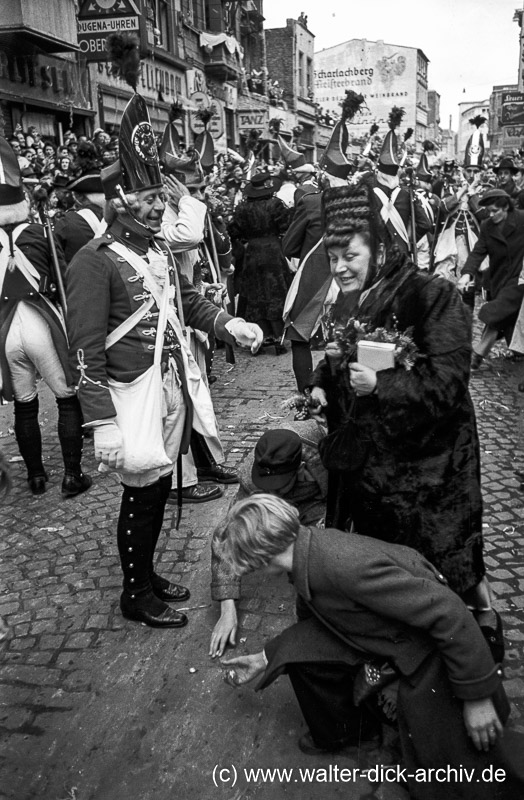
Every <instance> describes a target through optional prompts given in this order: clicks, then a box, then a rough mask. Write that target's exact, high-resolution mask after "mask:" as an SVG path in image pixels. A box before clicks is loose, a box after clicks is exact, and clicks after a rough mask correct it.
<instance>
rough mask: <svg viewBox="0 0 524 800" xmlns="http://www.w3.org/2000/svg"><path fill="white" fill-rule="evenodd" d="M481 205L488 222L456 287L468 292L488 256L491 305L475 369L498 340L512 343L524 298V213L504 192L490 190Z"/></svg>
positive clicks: (484, 311)
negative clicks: (522, 274) (522, 279)
mask: <svg viewBox="0 0 524 800" xmlns="http://www.w3.org/2000/svg"><path fill="white" fill-rule="evenodd" d="M480 206H481V207H482V208H485V209H486V211H487V213H488V214H489V219H487V220H485V221H484V222H483V223H482V225H481V228H480V235H479V239H478V241H477V243H476V245H475V247H474V248H473V250H472V251H471V253H470V255H469V257H468V259H467V261H466V263H465V264H464V267H463V269H462V275H461V278H460V280H459V282H458V284H457V286H458V289H459V290H460V291H465V290H467V289H468V287H469V285H470V284H471V282H472V281H473V280H474V279H475V277H476V276H477V274H478V272H479V269H480V266H481V264H482V262H483V261H484V259H485V258H486V256H488V257H489V267H488V269H487V272H486V273H485V275H484V276H483V284H484V288H485V289H486V291H487V295H488V302H487V303H484V305H483V306H482V307H481V309H480V311H479V319H480V320H481V322H483V323H484V329H483V331H482V334H481V337H480V339H479V341H477V342H475V344H474V345H473V355H472V359H471V366H472V369H478V368H479V367H480V365H481V364H482V361H483V360H484V359H485V358H486V356H487V355H488V353H489V352H490V350H491V349H492V347H493V346H494V344H495V342H496V341H497V340H498V339H500V338H501V337H505V339H506V341H507V342H508V344H509V342H510V340H511V336H512V333H513V328H514V326H515V322H516V321H517V317H518V314H519V310H520V305H521V302H522V297H523V296H524V285H522V284H519V275H520V272H521V269H522V261H523V258H524V211H520V210H518V209H515V208H514V206H513V201H512V199H511V198H510V196H509V195H508V194H507V193H506V192H505V191H504V190H503V189H490V190H489V191H487V192H486V193H485V194H484V195H483V196H482V198H481V200H480Z"/></svg>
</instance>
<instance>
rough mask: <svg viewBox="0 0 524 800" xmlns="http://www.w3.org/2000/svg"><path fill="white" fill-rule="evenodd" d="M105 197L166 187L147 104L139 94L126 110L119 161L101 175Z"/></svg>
mask: <svg viewBox="0 0 524 800" xmlns="http://www.w3.org/2000/svg"><path fill="white" fill-rule="evenodd" d="M101 178H102V183H103V185H104V193H105V195H106V197H107V198H108V199H109V198H111V197H117V196H118V188H117V187H118V186H120V187H121V189H122V191H123V192H124V194H128V193H130V192H141V191H142V190H144V189H155V188H158V187H160V186H162V175H161V173H160V164H159V161H158V149H157V146H156V140H155V134H154V132H153V128H152V126H151V122H150V120H149V112H148V110H147V105H146V101H145V100H144V98H143V97H141V96H140V95H139V94H135V95H134V96H133V97H132V98H131V100H130V101H129V103H128V104H127V106H126V107H125V109H124V114H123V116H122V123H121V126H120V135H119V157H118V159H117V160H116V161H114V162H113V163H112V164H110V165H109V166H108V167H106V168H105V169H103V170H102V172H101Z"/></svg>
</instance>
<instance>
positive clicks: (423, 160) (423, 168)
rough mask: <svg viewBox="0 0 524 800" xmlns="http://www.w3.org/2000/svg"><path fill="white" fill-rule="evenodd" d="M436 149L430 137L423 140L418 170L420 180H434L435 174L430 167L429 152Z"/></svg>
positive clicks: (427, 181) (417, 174)
mask: <svg viewBox="0 0 524 800" xmlns="http://www.w3.org/2000/svg"><path fill="white" fill-rule="evenodd" d="M434 149H435V145H434V143H433V142H432V141H431V140H430V139H426V140H425V141H424V142H422V154H421V156H420V161H419V162H418V167H417V171H416V173H415V174H416V176H417V178H418V179H419V180H421V181H425V182H426V183H430V182H431V181H432V180H433V175H432V174H431V170H430V168H429V160H428V153H430V152H431V151H432V150H434Z"/></svg>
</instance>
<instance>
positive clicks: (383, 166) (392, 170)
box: [378, 106, 405, 175]
mask: <svg viewBox="0 0 524 800" xmlns="http://www.w3.org/2000/svg"><path fill="white" fill-rule="evenodd" d="M404 114H405V111H404V109H403V108H399V107H398V106H393V108H392V109H391V111H390V112H389V119H388V125H389V131H388V132H387V133H386V136H385V138H384V142H383V144H382V149H381V151H380V155H379V157H378V169H379V172H383V173H385V174H386V175H396V174H397V172H398V169H399V167H400V163H399V160H398V156H397V153H398V138H397V134H396V133H395V129H396V128H398V126H399V125H400V123H401V122H402V117H403V116H404Z"/></svg>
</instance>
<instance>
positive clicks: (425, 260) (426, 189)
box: [415, 139, 441, 270]
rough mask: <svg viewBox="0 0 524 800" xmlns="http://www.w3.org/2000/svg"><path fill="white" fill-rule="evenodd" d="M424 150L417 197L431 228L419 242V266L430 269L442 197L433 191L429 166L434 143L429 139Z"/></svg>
mask: <svg viewBox="0 0 524 800" xmlns="http://www.w3.org/2000/svg"><path fill="white" fill-rule="evenodd" d="M422 148H423V151H422V154H421V156H420V160H419V163H418V166H417V169H416V172H415V177H416V179H417V190H416V197H417V201H418V202H419V203H420V205H421V206H422V208H423V209H424V212H425V214H426V217H427V218H428V221H429V222H430V224H431V228H430V230H429V231H427V233H425V234H424V236H422V238H421V239H419V240H418V242H417V266H418V268H419V269H425V270H426V269H430V266H431V254H432V251H433V244H434V238H435V231H436V227H437V225H438V221H439V216H440V214H439V210H440V205H441V203H440V198H439V197H438V195H436V194H434V193H433V191H432V188H431V187H432V182H433V175H432V173H431V171H430V168H429V161H428V153H429V152H430V151H431V150H432V149H433V148H434V145H433V143H432V142H431V141H430V140H429V139H427V140H426V141H425V142H423V145H422Z"/></svg>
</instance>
